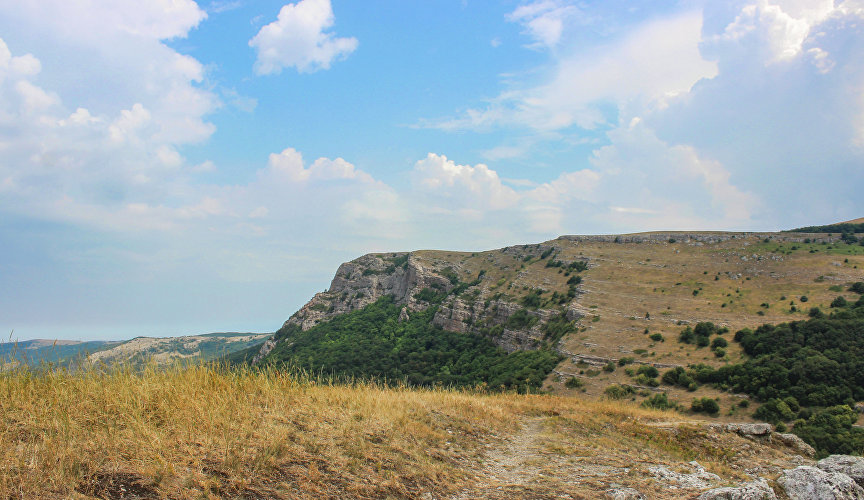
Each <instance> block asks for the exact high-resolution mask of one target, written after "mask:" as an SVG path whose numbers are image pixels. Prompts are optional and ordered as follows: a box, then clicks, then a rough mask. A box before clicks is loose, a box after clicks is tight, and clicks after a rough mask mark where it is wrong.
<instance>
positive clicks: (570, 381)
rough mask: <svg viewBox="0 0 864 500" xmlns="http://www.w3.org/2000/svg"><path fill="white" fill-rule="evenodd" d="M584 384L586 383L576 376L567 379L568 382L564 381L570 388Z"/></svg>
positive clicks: (576, 387)
mask: <svg viewBox="0 0 864 500" xmlns="http://www.w3.org/2000/svg"><path fill="white" fill-rule="evenodd" d="M583 385H585V384H584V383H582V381H581V380H579V379H578V378H576V377H570V378H569V379H567V382H564V386H565V387H567V388H568V389H578V388H580V387H582V386H583Z"/></svg>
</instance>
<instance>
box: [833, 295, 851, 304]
mask: <svg viewBox="0 0 864 500" xmlns="http://www.w3.org/2000/svg"><path fill="white" fill-rule="evenodd" d="M847 305H848V302H846V299H845V298H844V297H843V296H842V295H841V296H839V297H837V298H836V299H834V300H832V301H831V307H846V306H847Z"/></svg>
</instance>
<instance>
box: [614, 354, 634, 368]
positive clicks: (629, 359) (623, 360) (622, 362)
mask: <svg viewBox="0 0 864 500" xmlns="http://www.w3.org/2000/svg"><path fill="white" fill-rule="evenodd" d="M635 360H636V359H635V358H633V357H631V356H625V357H623V358H621V359H619V360H618V366H625V365H629V364H630V363H632V362H633V361H635Z"/></svg>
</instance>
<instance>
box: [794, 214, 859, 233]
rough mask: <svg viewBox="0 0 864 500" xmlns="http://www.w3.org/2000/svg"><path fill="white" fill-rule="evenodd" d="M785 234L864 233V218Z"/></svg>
mask: <svg viewBox="0 0 864 500" xmlns="http://www.w3.org/2000/svg"><path fill="white" fill-rule="evenodd" d="M784 232H785V233H864V217H860V218H858V219H852V220H848V221H845V222H835V223H834V224H826V225H823V226H806V227H799V228H797V229H790V230H788V231H784Z"/></svg>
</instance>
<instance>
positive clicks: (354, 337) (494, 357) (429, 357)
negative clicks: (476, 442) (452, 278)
mask: <svg viewBox="0 0 864 500" xmlns="http://www.w3.org/2000/svg"><path fill="white" fill-rule="evenodd" d="M436 309H437V308H436V307H435V306H432V307H430V308H428V309H426V310H425V311H421V312H414V313H411V315H410V318H409V319H408V320H406V321H399V311H400V310H401V306H399V305H397V304H395V303H394V301H393V299H392V298H390V297H384V298H382V299H380V300H378V301H377V302H375V303H374V304H370V305H368V306H366V307H364V308H363V309H361V310H358V311H354V312H351V313H348V314H344V315H340V316H336V317H334V318H333V319H331V320H330V321H327V322H325V323H322V324H319V325H317V326H315V327H313V328H311V329H309V330H307V331H305V332H304V331H302V330H301V329H300V328H298V327H296V326H289V327H285V328H283V329H282V330H280V331H279V332H277V334H276V337H277V338H278V339H284V341H282V342H280V343H279V344H278V345H277V347H276V348H274V349H273V351H272V352H271V353H270V355H269V356H268V358H267V361H268V362H270V363H285V364H289V365H292V366H294V367H297V368H303V369H307V370H311V371H313V372H321V373H323V374H333V375H337V376H346V377H359V378H368V377H374V378H377V379H384V380H388V381H391V382H401V381H407V382H408V383H410V384H414V385H422V386H429V385H436V384H442V385H444V386H454V387H474V386H478V385H485V386H486V387H488V388H490V389H495V390H497V389H505V390H518V391H520V392H527V391H531V390H534V389H537V388H539V387H540V384H541V383H542V382H543V379H545V378H546V375H547V374H548V373H549V372H550V371H551V370H552V369H553V368H554V367H555V365H556V364H557V363H558V361H559V360H560V356H559V355H558V354H555V353H553V352H551V351H548V350H536V351H521V352H515V353H510V354H508V353H507V352H505V351H504V350H502V349H500V348H499V347H497V346H496V345H495V344H493V343H492V341H491V340H489V339H488V338H484V337H482V336H479V335H474V334H461V333H455V332H449V331H446V330H442V329H441V328H438V327H436V326H433V325H432V317H433V316H434V314H435V311H436Z"/></svg>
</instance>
